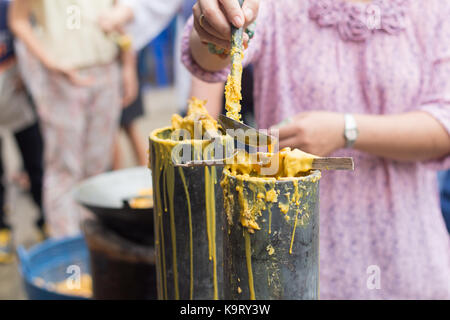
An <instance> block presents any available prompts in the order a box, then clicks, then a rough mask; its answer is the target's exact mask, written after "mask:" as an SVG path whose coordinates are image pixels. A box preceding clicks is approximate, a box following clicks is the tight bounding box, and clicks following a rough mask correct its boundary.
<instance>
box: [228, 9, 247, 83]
mask: <svg viewBox="0 0 450 320" xmlns="http://www.w3.org/2000/svg"><path fill="white" fill-rule="evenodd" d="M238 1H239V4H240V6H241V7H242V5H243V4H244V0H238ZM243 35H244V28H243V27H242V28H236V27H235V26H233V25H232V26H231V49H232V50H231V52H232V53H233V54H232V55H231V64H232V65H233V64H234V61H235V60H238V58H240V55H241V52H242V50H243V49H244V48H243ZM233 48H237V49H238V50H233ZM234 73H235V70H234V68H231V75H232V76H233V75H235V74H234Z"/></svg>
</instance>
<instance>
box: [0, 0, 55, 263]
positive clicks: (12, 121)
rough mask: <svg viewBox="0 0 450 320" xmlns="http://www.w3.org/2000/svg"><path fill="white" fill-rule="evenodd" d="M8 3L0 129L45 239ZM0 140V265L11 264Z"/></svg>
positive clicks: (2, 8)
mask: <svg viewBox="0 0 450 320" xmlns="http://www.w3.org/2000/svg"><path fill="white" fill-rule="evenodd" d="M9 5H10V1H7V0H0V128H2V129H6V130H8V131H10V132H11V133H12V134H13V136H14V138H15V141H16V143H17V146H18V147H19V151H20V155H21V158H22V162H23V166H24V168H25V171H26V173H27V175H28V177H29V181H30V191H31V195H32V197H33V201H34V202H35V204H36V205H37V207H38V209H39V214H38V218H37V220H36V221H35V225H36V228H37V230H38V232H39V240H43V239H44V238H45V237H46V232H45V219H44V212H43V208H42V176H43V163H42V160H43V154H42V153H43V143H42V137H41V133H40V129H39V124H38V122H37V119H36V116H35V114H34V111H33V108H32V105H31V103H32V101H31V100H30V99H29V97H28V95H27V93H26V91H25V88H24V87H23V85H22V83H21V79H20V75H19V70H18V68H17V64H16V57H15V54H14V45H13V35H12V33H11V32H10V30H9V29H8V25H7V13H8V9H9ZM1 146H2V141H1V140H0V263H6V262H10V261H12V258H13V251H12V236H11V226H10V225H9V224H8V223H7V221H6V212H7V207H6V203H5V191H6V188H5V184H4V183H5V181H6V178H5V177H4V168H3V161H2V156H1V151H2V150H1Z"/></svg>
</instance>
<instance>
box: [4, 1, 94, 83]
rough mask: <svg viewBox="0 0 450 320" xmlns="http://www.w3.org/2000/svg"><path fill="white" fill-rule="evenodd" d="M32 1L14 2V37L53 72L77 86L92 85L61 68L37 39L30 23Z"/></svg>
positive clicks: (12, 4)
mask: <svg viewBox="0 0 450 320" xmlns="http://www.w3.org/2000/svg"><path fill="white" fill-rule="evenodd" d="M30 14H31V0H14V1H12V3H11V8H10V11H9V16H8V22H9V26H10V28H11V31H12V32H13V33H14V35H15V36H16V37H17V38H18V39H20V40H22V42H23V43H24V44H25V45H26V46H27V48H28V49H29V50H30V52H31V53H32V54H33V55H34V56H35V57H36V58H37V59H38V60H39V61H40V62H41V63H42V64H43V65H44V66H45V67H46V68H47V69H49V70H50V71H51V72H56V73H61V74H63V75H64V76H66V77H67V78H69V79H70V81H72V82H73V83H74V84H75V85H80V86H84V85H90V84H91V83H92V79H84V78H81V77H80V76H79V75H78V74H77V73H76V72H75V71H74V70H70V69H68V68H66V67H64V66H60V65H58V64H57V62H56V61H55V60H54V59H53V58H52V57H51V56H50V54H49V53H48V52H47V51H46V50H45V48H44V46H43V45H42V44H41V43H40V42H39V40H38V39H37V38H36V36H35V34H34V31H33V28H32V26H31V23H30Z"/></svg>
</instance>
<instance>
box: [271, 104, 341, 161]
mask: <svg viewBox="0 0 450 320" xmlns="http://www.w3.org/2000/svg"><path fill="white" fill-rule="evenodd" d="M344 129H345V122H344V115H343V114H340V113H334V112H326V111H314V112H304V113H301V114H299V115H297V116H295V117H293V119H292V120H291V121H290V122H289V124H287V125H284V126H282V127H281V128H279V140H280V149H282V148H286V147H290V148H298V149H300V150H302V151H305V152H308V153H312V154H315V155H318V156H328V155H330V154H331V153H333V152H334V151H337V150H339V149H341V148H344V147H345V138H344ZM272 130H274V129H272Z"/></svg>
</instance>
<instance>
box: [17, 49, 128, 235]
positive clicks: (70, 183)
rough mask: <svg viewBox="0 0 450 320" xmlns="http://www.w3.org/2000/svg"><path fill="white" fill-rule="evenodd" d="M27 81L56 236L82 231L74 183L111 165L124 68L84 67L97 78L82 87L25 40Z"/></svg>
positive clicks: (52, 231)
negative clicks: (53, 70)
mask: <svg viewBox="0 0 450 320" xmlns="http://www.w3.org/2000/svg"><path fill="white" fill-rule="evenodd" d="M16 51H17V55H18V57H19V63H20V69H21V73H22V76H23V78H24V81H25V83H26V85H27V87H28V88H29V90H30V92H31V94H32V96H33V98H34V101H35V103H36V107H37V111H38V115H39V118H40V121H41V127H42V134H43V137H44V150H45V151H44V152H45V172H44V190H43V193H44V195H43V196H44V207H45V214H46V218H47V222H48V227H49V231H50V235H51V236H52V237H56V238H62V237H67V236H72V235H75V234H78V233H79V232H80V222H81V216H82V215H81V212H82V211H83V210H82V209H81V207H79V206H78V205H77V204H76V203H75V201H74V198H73V194H72V192H73V189H74V187H75V186H76V185H77V184H78V183H80V182H81V181H83V180H84V179H86V178H88V177H91V176H94V175H97V174H100V173H103V172H105V171H106V170H108V169H109V166H110V165H111V158H112V148H113V141H114V137H115V135H116V133H117V130H118V123H119V116H120V111H121V91H120V90H121V85H120V84H121V81H120V79H121V78H120V67H119V64H118V63H116V62H113V63H110V64H108V65H103V66H95V67H91V68H87V69H83V70H81V71H80V74H81V75H82V76H86V77H93V78H94V79H95V82H94V84H93V85H92V86H89V87H77V86H75V85H73V84H72V83H71V82H69V81H68V79H66V78H65V77H63V76H61V75H58V74H51V73H49V72H48V71H47V69H45V68H44V67H43V66H42V65H41V64H40V63H39V62H38V61H37V60H36V58H35V57H34V56H32V55H31V54H29V52H28V51H27V50H26V49H25V47H24V46H23V45H21V44H18V45H17V46H16Z"/></svg>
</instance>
